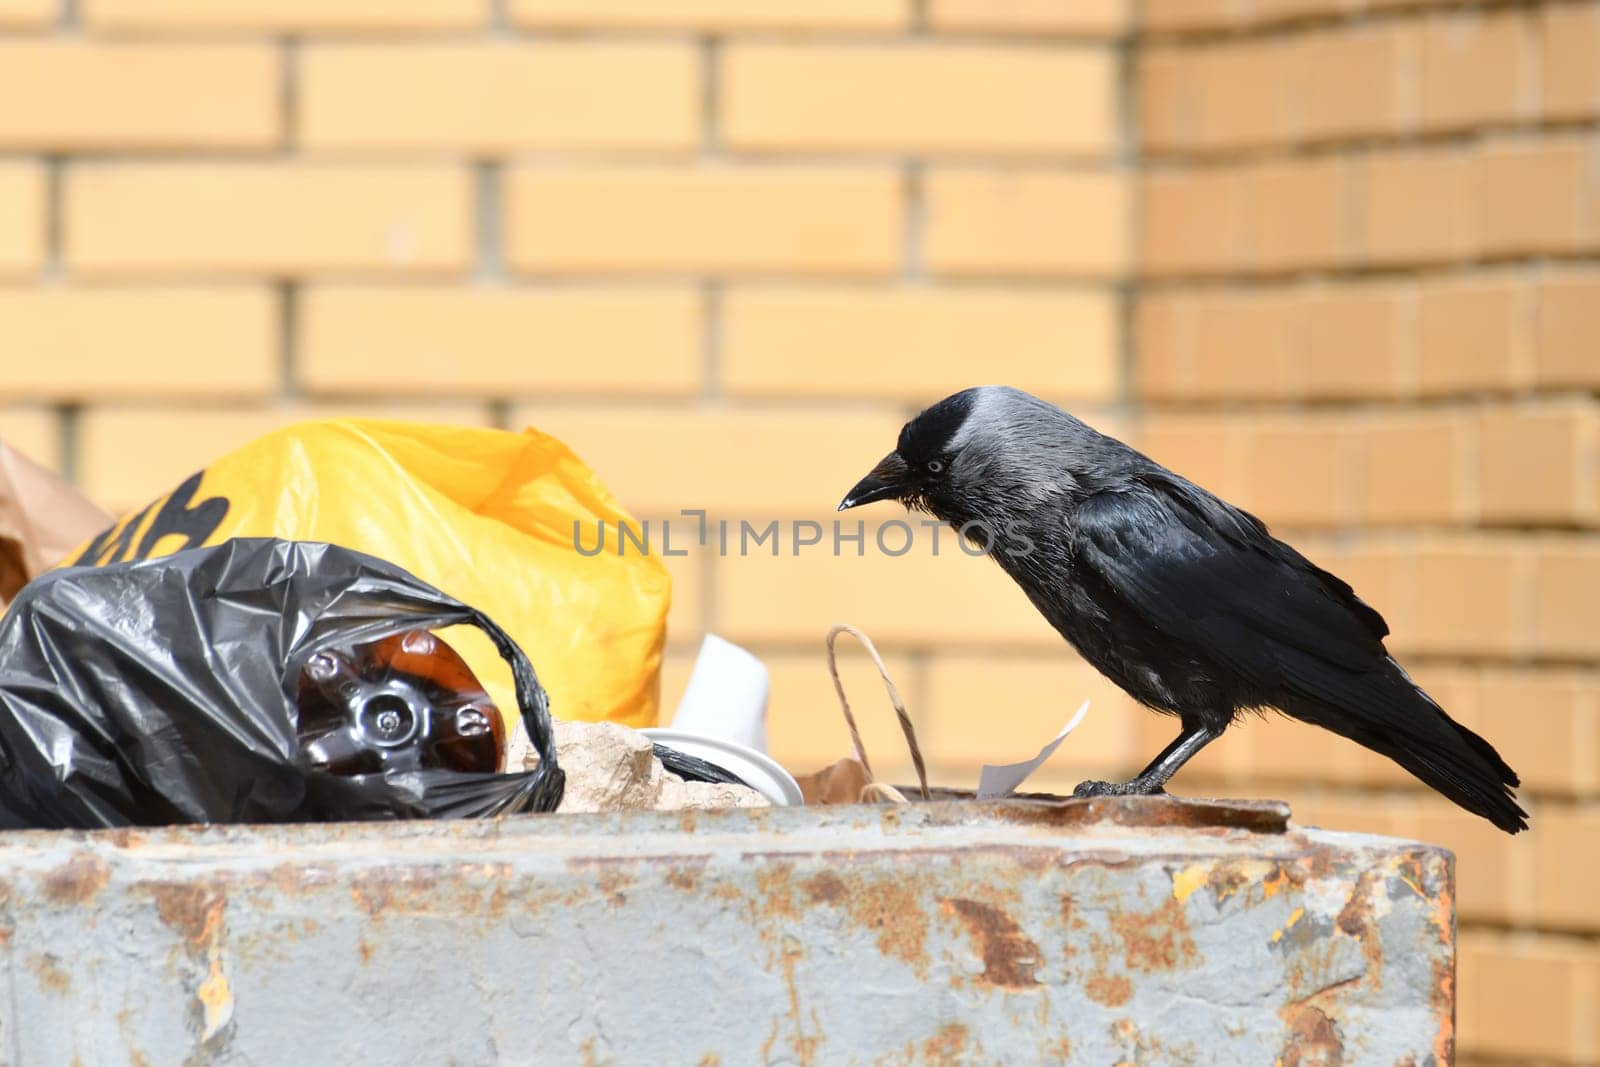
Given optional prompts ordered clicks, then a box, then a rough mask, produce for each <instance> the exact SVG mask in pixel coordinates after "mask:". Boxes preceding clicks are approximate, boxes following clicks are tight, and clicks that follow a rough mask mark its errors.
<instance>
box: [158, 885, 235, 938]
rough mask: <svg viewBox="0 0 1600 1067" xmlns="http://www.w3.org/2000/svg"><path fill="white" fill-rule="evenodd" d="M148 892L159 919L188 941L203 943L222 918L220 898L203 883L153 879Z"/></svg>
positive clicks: (214, 930)
mask: <svg viewBox="0 0 1600 1067" xmlns="http://www.w3.org/2000/svg"><path fill="white" fill-rule="evenodd" d="M149 893H150V897H151V899H153V900H154V901H155V904H156V914H157V915H159V916H161V922H162V923H163V924H164V925H166V927H167V928H168V929H170V930H172V931H173V932H175V933H176V934H178V935H179V936H180V937H182V938H183V939H184V940H186V941H188V942H189V943H190V944H194V945H199V944H202V943H204V942H205V941H206V940H207V939H209V938H210V937H211V936H212V934H214V933H215V932H216V928H217V926H218V924H220V923H221V922H222V906H223V898H222V896H221V894H220V893H217V892H216V891H215V890H213V889H210V888H208V887H206V886H199V885H189V884H187V883H184V882H156V883H153V884H151V885H150V886H149Z"/></svg>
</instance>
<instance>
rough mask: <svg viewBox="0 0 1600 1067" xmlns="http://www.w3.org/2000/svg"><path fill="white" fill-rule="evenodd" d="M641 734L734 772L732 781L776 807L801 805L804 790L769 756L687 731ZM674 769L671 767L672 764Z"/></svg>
mask: <svg viewBox="0 0 1600 1067" xmlns="http://www.w3.org/2000/svg"><path fill="white" fill-rule="evenodd" d="M639 732H640V733H642V734H644V735H645V736H646V737H649V738H650V739H651V740H652V741H654V742H655V743H656V748H657V749H660V748H661V747H662V746H663V745H665V746H667V747H668V748H669V750H671V751H673V752H674V753H681V754H685V755H688V756H690V757H693V758H697V759H699V760H704V761H705V762H706V763H709V764H711V765H712V766H713V767H717V768H721V769H722V770H723V771H725V772H731V774H730V777H731V778H732V779H733V780H734V781H737V782H740V783H743V784H745V785H748V786H750V788H752V789H754V790H756V791H757V792H759V793H760V794H761V795H762V796H764V797H766V798H767V799H768V800H769V801H771V802H772V803H774V804H800V803H802V802H803V798H802V797H801V795H800V786H799V785H798V784H797V783H796V782H795V780H794V776H793V775H791V774H790V773H789V772H788V771H786V770H784V769H783V767H782V765H780V764H779V763H778V761H777V760H775V759H773V758H772V757H771V756H769V755H767V754H766V753H765V752H758V751H756V750H755V749H753V748H750V747H748V746H746V745H741V744H738V743H737V742H733V741H724V740H722V739H721V738H717V737H706V736H704V735H703V734H694V733H689V732H687V731H684V730H666V729H662V728H660V727H653V728H651V729H646V730H641V731H639ZM669 766H670V764H669Z"/></svg>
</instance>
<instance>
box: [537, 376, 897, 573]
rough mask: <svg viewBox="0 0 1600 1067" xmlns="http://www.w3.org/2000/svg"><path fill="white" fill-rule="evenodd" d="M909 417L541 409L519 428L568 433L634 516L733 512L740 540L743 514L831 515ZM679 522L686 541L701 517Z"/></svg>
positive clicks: (755, 518)
mask: <svg viewBox="0 0 1600 1067" xmlns="http://www.w3.org/2000/svg"><path fill="white" fill-rule="evenodd" d="M902 421H903V419H902V418H901V417H900V415H899V413H897V412H893V411H860V410H856V411H828V410H822V411H816V412H806V411H795V410H743V411H712V410H700V411H697V410H692V409H681V410H668V409H660V408H646V409H632V410H630V409H627V408H620V407H619V408H597V407H585V408H555V407H544V406H539V407H530V408H526V409H519V410H517V411H516V412H515V423H514V424H515V425H518V426H520V425H524V424H526V425H531V426H534V427H536V428H537V429H540V430H543V431H544V432H546V433H551V434H554V435H555V436H557V437H559V438H561V439H562V440H563V441H565V442H566V443H567V444H568V445H570V446H571V447H572V449H573V451H575V452H577V453H578V455H580V456H582V457H583V458H584V460H585V462H587V463H588V464H589V465H590V466H591V467H593V468H594V469H595V471H596V472H597V473H599V475H600V476H601V478H603V479H604V480H605V481H606V483H607V484H608V485H610V486H611V488H612V490H613V491H614V492H615V493H616V494H617V497H618V499H620V500H621V501H622V502H623V504H624V505H625V506H626V507H628V508H629V509H630V510H632V511H634V512H635V513H638V514H652V515H668V516H671V515H677V514H678V512H679V509H681V508H705V509H707V510H708V511H709V512H710V513H711V514H712V515H722V516H727V517H729V518H731V519H732V520H733V527H732V530H733V534H734V537H735V539H737V535H738V521H739V520H740V519H745V520H748V521H750V522H751V523H754V524H755V526H756V528H757V529H758V530H759V529H760V528H762V527H764V526H765V525H766V523H767V522H768V521H769V520H771V519H774V518H783V519H790V518H792V517H794V516H796V515H800V516H806V517H809V516H822V515H827V514H829V513H831V512H832V511H833V508H834V506H835V505H836V504H838V502H839V500H840V498H841V497H843V496H844V494H845V491H846V490H848V489H849V488H850V487H851V486H852V485H854V484H855V483H856V481H857V480H858V479H860V478H861V476H862V475H864V474H865V473H866V472H867V470H868V469H869V468H870V467H871V466H872V465H873V464H874V463H876V462H877V461H878V459H879V458H880V457H881V456H883V454H884V453H886V452H888V451H889V450H890V449H892V448H893V447H894V443H895V438H896V436H897V435H898V434H899V432H900V426H901V423H902ZM851 517H852V518H854V517H855V516H853V515H852V516H851ZM679 522H681V523H682V524H683V530H682V533H683V534H684V536H685V537H687V536H688V534H689V532H690V531H691V530H692V528H693V526H694V520H692V519H680V520H679ZM677 526H678V523H674V533H673V536H674V537H676V536H678V534H679V532H680V531H678V530H677ZM784 533H785V537H786V538H787V536H788V531H787V530H785V531H784ZM686 543H687V542H686ZM763 551H770V549H763ZM812 551H816V550H812Z"/></svg>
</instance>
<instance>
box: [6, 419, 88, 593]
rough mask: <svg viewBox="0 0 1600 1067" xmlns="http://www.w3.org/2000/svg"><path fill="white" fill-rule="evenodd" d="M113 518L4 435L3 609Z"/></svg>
mask: <svg viewBox="0 0 1600 1067" xmlns="http://www.w3.org/2000/svg"><path fill="white" fill-rule="evenodd" d="M111 522H112V517H111V515H109V514H107V513H106V512H104V511H102V510H100V509H99V508H97V507H95V506H94V504H92V503H90V502H89V500H88V498H87V497H85V496H84V495H83V494H82V493H80V492H78V490H76V489H74V488H73V487H72V486H71V485H69V484H68V483H66V482H64V481H62V480H61V479H60V478H58V477H56V476H55V475H54V474H52V473H50V471H48V470H46V469H45V468H44V467H41V466H40V465H39V464H37V463H35V462H34V461H33V460H31V459H29V458H28V457H27V456H24V455H23V454H22V453H21V452H18V451H17V450H16V449H14V448H12V447H11V446H9V445H7V444H5V443H4V442H3V441H0V609H3V608H4V607H5V606H6V605H7V604H9V603H10V602H11V599H12V598H13V597H15V596H16V595H17V590H19V589H21V588H22V587H23V585H25V584H27V582H28V581H29V580H31V579H32V578H33V577H34V576H35V575H38V574H42V573H43V572H44V571H47V570H49V569H50V568H51V567H53V566H55V565H56V564H57V563H59V562H61V560H62V559H63V558H64V557H65V556H66V554H67V553H68V552H71V551H72V550H73V549H74V548H76V547H77V546H78V545H80V544H82V543H83V542H84V541H85V540H87V539H88V538H90V537H92V536H94V535H95V534H96V533H99V532H100V531H101V530H103V529H105V528H106V527H108V526H110V525H111Z"/></svg>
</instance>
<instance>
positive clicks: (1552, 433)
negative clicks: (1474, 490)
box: [1478, 401, 1600, 524]
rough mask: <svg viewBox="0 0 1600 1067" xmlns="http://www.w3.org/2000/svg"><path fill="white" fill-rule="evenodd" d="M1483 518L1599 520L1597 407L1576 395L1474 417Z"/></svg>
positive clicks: (1599, 421)
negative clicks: (1565, 400) (1476, 420)
mask: <svg viewBox="0 0 1600 1067" xmlns="http://www.w3.org/2000/svg"><path fill="white" fill-rule="evenodd" d="M1478 433H1479V440H1480V443H1479V448H1478V478H1479V496H1480V498H1481V501H1482V511H1483V518H1484V520H1485V521H1486V522H1508V523H1577V524H1583V523H1592V522H1594V521H1595V520H1596V519H1600V500H1597V499H1596V496H1597V494H1600V407H1597V406H1596V405H1595V404H1594V403H1592V402H1587V401H1575V402H1571V403H1554V404H1540V405H1519V406H1516V407H1509V406H1508V407H1497V408H1492V409H1489V410H1487V411H1485V412H1484V413H1483V415H1482V416H1481V417H1480V419H1479V423H1478Z"/></svg>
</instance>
